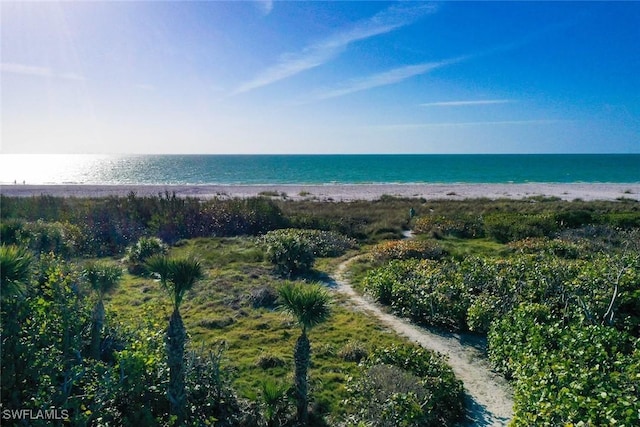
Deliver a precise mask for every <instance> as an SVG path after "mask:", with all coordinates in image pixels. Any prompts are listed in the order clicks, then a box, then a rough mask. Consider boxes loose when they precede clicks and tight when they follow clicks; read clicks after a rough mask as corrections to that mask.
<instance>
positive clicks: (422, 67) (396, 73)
mask: <svg viewBox="0 0 640 427" xmlns="http://www.w3.org/2000/svg"><path fill="white" fill-rule="evenodd" d="M464 59H466V57H458V58H453V59H448V60H444V61H438V62H425V63H422V64H415V65H406V66H403V67H398V68H394V69H392V70H389V71H384V72H382V73H377V74H373V75H371V76H367V77H363V78H359V79H354V80H351V81H350V82H348V83H346V84H344V85H342V86H340V87H337V88H333V89H326V90H323V91H321V92H318V93H317V94H316V95H315V96H313V97H312V98H313V100H315V101H321V100H324V99H330V98H337V97H340V96H344V95H349V94H352V93H355V92H360V91H363V90H368V89H373V88H376V87H381V86H387V85H391V84H395V83H399V82H401V81H403V80H406V79H409V78H411V77H415V76H419V75H421V74H426V73H428V72H431V71H433V70H435V69H437V68H441V67H444V66H447V65H451V64H455V63H458V62H460V61H463V60H464Z"/></svg>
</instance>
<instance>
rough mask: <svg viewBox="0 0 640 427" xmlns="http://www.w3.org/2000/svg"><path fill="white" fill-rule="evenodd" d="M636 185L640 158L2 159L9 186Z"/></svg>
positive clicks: (1, 178) (0, 171) (2, 179)
mask: <svg viewBox="0 0 640 427" xmlns="http://www.w3.org/2000/svg"><path fill="white" fill-rule="evenodd" d="M528 182H537V183H578V182H583V183H585V182H586V183H638V182H640V154H514V155H491V154H483V155H135V156H134V155H132V156H107V155H10V154H3V155H0V183H2V184H4V185H6V184H14V183H16V184H22V183H25V184H194V185H204V184H226V185H240V184H372V183H373V184H377V183H528Z"/></svg>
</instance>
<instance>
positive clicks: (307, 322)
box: [278, 282, 331, 425]
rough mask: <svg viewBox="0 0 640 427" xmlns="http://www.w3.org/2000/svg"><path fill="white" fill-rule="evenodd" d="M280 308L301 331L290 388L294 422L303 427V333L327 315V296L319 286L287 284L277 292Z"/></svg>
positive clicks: (307, 350)
mask: <svg viewBox="0 0 640 427" xmlns="http://www.w3.org/2000/svg"><path fill="white" fill-rule="evenodd" d="M278 293H279V296H280V299H281V306H282V308H283V309H284V310H285V311H286V312H288V313H289V314H291V315H292V316H293V317H294V318H295V319H296V321H297V322H298V324H299V325H300V327H301V329H302V334H301V335H300V337H298V340H297V341H296V346H295V350H294V352H293V358H294V362H295V375H294V387H295V396H296V406H297V417H298V422H299V423H300V424H302V425H306V424H307V421H308V417H309V412H308V405H309V396H308V380H307V371H308V370H309V362H310V361H311V344H310V343H309V338H307V330H309V329H311V328H313V327H314V326H316V325H318V324H320V323H322V322H324V321H326V320H327V319H328V318H329V315H330V314H331V310H330V297H329V294H328V293H327V291H326V290H325V289H324V288H323V287H322V286H320V285H301V284H295V283H291V282H288V283H286V284H285V285H284V286H282V287H281V288H280V289H279V291H278Z"/></svg>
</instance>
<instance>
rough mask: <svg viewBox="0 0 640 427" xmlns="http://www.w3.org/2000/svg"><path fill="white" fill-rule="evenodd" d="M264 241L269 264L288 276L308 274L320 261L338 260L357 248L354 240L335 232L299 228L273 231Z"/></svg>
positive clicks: (263, 237)
mask: <svg viewBox="0 0 640 427" xmlns="http://www.w3.org/2000/svg"><path fill="white" fill-rule="evenodd" d="M260 241H261V243H262V244H263V245H264V246H265V248H266V252H267V258H268V259H269V261H270V262H271V263H273V264H274V265H275V266H276V270H277V271H278V272H279V273H281V274H284V275H287V276H291V275H295V274H304V273H307V272H309V271H310V270H311V268H312V267H313V263H314V261H315V258H316V257H329V256H338V255H341V254H343V253H345V252H346V251H347V250H348V249H351V248H353V247H355V245H356V243H355V241H354V240H353V239H349V238H347V237H345V236H342V235H340V234H338V233H335V232H330V231H320V230H298V229H295V228H287V229H281V230H274V231H270V232H268V233H266V234H265V235H264V236H262V238H261V239H260Z"/></svg>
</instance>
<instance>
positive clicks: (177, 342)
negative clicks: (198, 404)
mask: <svg viewBox="0 0 640 427" xmlns="http://www.w3.org/2000/svg"><path fill="white" fill-rule="evenodd" d="M147 268H148V269H149V271H151V272H153V273H156V274H157V275H158V276H159V279H160V283H161V284H162V287H163V288H164V289H165V290H166V291H167V292H168V293H169V296H170V297H171V301H172V303H173V312H172V313H171V317H170V318H169V327H168V328H167V335H166V346H167V361H168V362H167V364H168V366H169V384H168V388H167V397H168V399H169V404H170V407H171V415H174V416H176V418H177V423H178V425H181V424H182V423H183V422H184V420H185V410H186V406H185V405H186V395H185V368H184V354H185V353H184V348H185V343H186V340H187V332H186V329H185V327H184V323H183V321H182V316H181V315H180V305H181V304H182V300H183V298H184V295H185V294H186V293H187V291H189V290H190V289H191V288H192V287H193V285H194V284H195V283H196V282H197V281H198V280H200V279H202V278H203V277H204V271H203V268H202V265H201V264H200V261H198V260H196V259H195V258H180V259H168V258H166V257H164V256H159V255H156V256H153V257H151V258H149V259H148V260H147Z"/></svg>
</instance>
